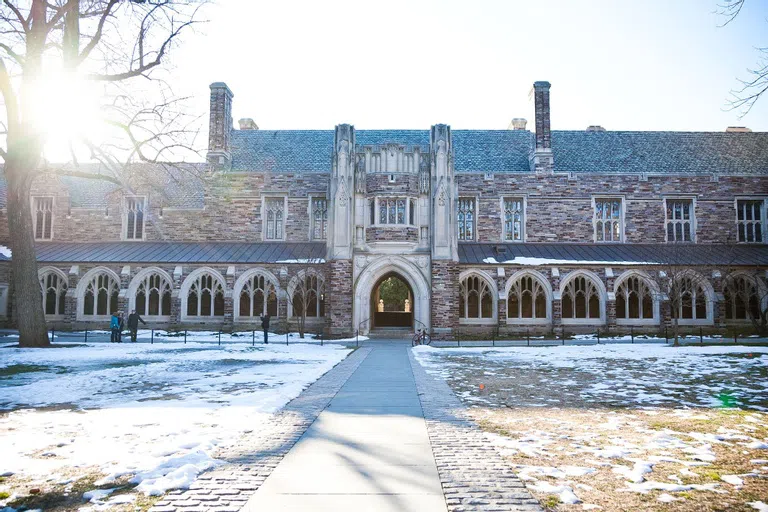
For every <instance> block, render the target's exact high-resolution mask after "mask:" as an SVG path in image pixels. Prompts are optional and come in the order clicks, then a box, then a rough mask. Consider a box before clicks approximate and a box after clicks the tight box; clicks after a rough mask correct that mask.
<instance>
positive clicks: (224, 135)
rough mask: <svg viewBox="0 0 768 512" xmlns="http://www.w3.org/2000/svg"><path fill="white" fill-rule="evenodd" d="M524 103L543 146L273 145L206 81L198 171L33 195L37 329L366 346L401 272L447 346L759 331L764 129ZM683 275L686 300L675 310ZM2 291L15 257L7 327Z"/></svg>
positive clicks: (314, 134) (315, 139) (451, 139)
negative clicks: (731, 283) (752, 319)
mask: <svg viewBox="0 0 768 512" xmlns="http://www.w3.org/2000/svg"><path fill="white" fill-rule="evenodd" d="M533 98H534V104H535V128H534V131H533V132H532V131H529V130H527V129H526V121H525V120H524V119H514V120H513V121H512V123H511V124H510V127H509V129H507V130H452V129H451V128H450V126H447V125H444V124H436V125H434V126H432V127H431V128H430V129H429V130H357V129H355V127H354V126H352V125H349V124H340V125H338V126H336V128H335V129H334V130H282V131H268V130H262V129H259V128H258V127H257V126H256V123H254V122H253V120H251V119H241V120H240V121H239V129H233V122H232V117H231V112H232V101H233V94H232V92H231V91H230V90H229V88H228V87H227V86H226V84H223V83H214V84H212V85H211V102H210V109H211V110H210V136H209V148H208V156H207V162H206V163H204V164H203V163H201V164H197V165H188V166H185V167H181V168H169V169H165V168H161V167H159V166H154V167H153V166H146V165H136V166H134V167H132V168H131V169H129V171H128V173H127V174H126V176H125V177H124V181H125V183H124V185H123V186H117V185H114V184H112V183H109V182H106V181H99V180H90V179H83V178H73V177H57V176H52V175H51V176H46V177H43V178H41V179H39V180H38V181H37V182H36V183H35V185H34V191H33V215H34V219H35V237H36V240H37V246H38V261H39V263H38V264H39V274H40V283H41V290H42V293H43V303H44V307H45V312H46V314H47V316H48V318H49V319H50V320H51V321H52V322H53V323H54V324H55V325H56V326H57V328H82V327H85V326H97V325H98V326H103V325H104V324H105V322H106V321H107V319H108V315H109V313H110V311H112V310H114V309H119V310H121V311H127V310H130V309H134V308H135V309H137V310H138V311H139V313H140V314H142V316H143V317H144V319H145V320H147V321H148V322H149V323H150V324H151V325H156V326H158V327H161V326H162V327H170V328H185V327H189V328H203V327H204V328H205V329H212V328H222V329H224V330H231V329H234V330H238V329H243V330H247V329H251V328H253V327H254V326H257V325H259V316H260V315H261V314H263V313H266V312H269V313H270V314H272V315H275V316H277V317H278V319H279V321H278V322H274V323H273V325H276V326H277V328H278V329H286V328H295V326H294V325H290V324H291V323H292V322H295V321H296V319H297V318H298V317H302V316H303V315H302V311H306V321H307V326H308V330H310V331H319V330H324V331H325V332H326V333H329V334H332V335H347V334H351V333H354V332H355V331H357V330H359V331H360V332H362V333H367V332H368V331H370V330H372V329H376V328H377V325H378V327H381V325H391V323H392V322H391V319H389V320H390V321H387V322H384V319H383V318H382V317H381V315H382V314H385V312H379V311H378V308H377V307H376V306H377V304H378V300H377V297H378V295H377V293H378V292H377V290H378V287H379V285H380V283H381V282H382V281H383V280H385V279H387V278H389V277H393V276H394V277H397V278H398V279H400V280H402V281H403V282H405V284H406V285H407V287H408V289H409V294H408V299H409V311H408V312H407V313H409V314H403V315H399V317H398V318H404V319H405V320H404V321H403V324H402V327H404V328H407V329H420V328H427V329H430V330H431V331H432V332H433V333H434V334H435V335H437V336H444V337H452V336H455V335H456V334H457V329H460V331H461V335H462V336H469V335H478V336H480V335H490V334H491V331H497V332H500V333H501V334H502V335H503V334H504V333H511V332H525V331H530V332H541V331H545V332H551V331H552V330H557V331H558V332H559V330H560V329H561V328H563V327H565V328H566V329H568V330H569V331H571V332H575V331H578V330H588V331H592V332H593V331H594V330H595V329H598V328H599V329H601V330H602V331H606V330H613V331H620V330H622V329H627V328H629V327H633V328H636V329H637V330H643V331H658V330H659V329H663V327H664V326H665V325H668V324H669V322H670V320H671V318H672V317H673V316H678V317H679V318H680V323H681V324H682V325H685V326H694V327H695V328H696V329H698V328H699V327H705V328H715V327H723V326H727V325H730V324H736V325H738V324H742V323H744V322H746V321H747V315H748V311H749V309H750V308H753V309H754V307H755V304H756V302H755V301H757V302H760V301H762V300H766V299H765V297H766V294H765V293H764V290H765V285H766V284H765V279H766V269H768V247H767V246H766V245H765V243H766V236H768V231H767V230H766V224H765V216H766V202H767V201H768V133H753V132H750V131H749V130H746V129H728V130H726V131H724V132H627V131H607V130H604V129H603V128H601V127H599V126H590V127H589V128H587V129H586V130H577V131H557V130H555V131H552V130H551V129H550V84H549V83H548V82H536V83H535V84H534V86H533ZM91 172H94V173H98V172H101V171H100V170H99V169H98V168H95V167H94V168H92V169H91ZM2 207H3V209H2V211H1V212H0V241H2V240H5V242H6V245H7V239H8V228H7V223H6V222H5V219H6V214H5V209H4V207H5V204H4V194H2ZM681 262H682V263H685V264H686V265H688V266H689V267H690V268H689V269H688V270H687V271H686V272H687V274H686V275H682V274H679V275H678V274H674V275H673V276H671V275H670V273H669V272H667V270H666V269H667V268H669V267H670V265H673V264H675V265H679V264H680V263H681ZM735 271H742V272H744V273H745V275H746V274H749V275H750V276H754V275H756V274H757V275H758V276H759V279H758V281H757V284H756V285H754V286H755V287H759V290H758V289H757V288H755V290H754V294H753V295H754V299H750V300H751V301H752V302H751V303H750V305H745V304H743V303H741V302H743V301H741V302H739V299H738V298H736V297H733V296H732V294H729V293H728V292H727V290H726V287H725V284H724V282H723V281H724V277H723V276H724V275H728V276H733V275H736V274H734V272H735ZM675 276H676V277H675ZM672 277H675V279H680V280H682V281H684V282H685V283H687V284H686V285H685V286H684V287H683V288H684V289H685V290H684V293H685V298H686V301H685V303H682V302H681V303H678V304H676V303H675V301H674V300H671V299H670V297H669V296H666V295H665V294H664V292H663V290H664V286H663V284H664V280H665V279H666V280H669V279H671V278H672ZM694 277H695V278H694ZM9 282H10V280H9V262H8V261H7V258H6V261H2V262H0V292H2V295H1V296H0V311H2V312H3V313H5V315H6V322H7V323H9V324H12V323H13V318H14V315H16V314H18V313H17V312H15V310H14V308H13V305H12V300H9V297H11V298H12V293H9V285H8V284H2V283H9ZM299 296H300V297H299ZM675 304H676V305H675ZM672 307H677V308H678V309H679V311H678V314H677V315H674V314H673V312H672Z"/></svg>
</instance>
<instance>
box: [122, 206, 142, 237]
mask: <svg viewBox="0 0 768 512" xmlns="http://www.w3.org/2000/svg"><path fill="white" fill-rule="evenodd" d="M146 201H147V199H146V198H145V197H142V196H136V197H126V198H125V214H124V215H123V226H124V233H125V239H126V240H144V211H145V209H146Z"/></svg>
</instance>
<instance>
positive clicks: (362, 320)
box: [352, 256, 430, 334]
mask: <svg viewBox="0 0 768 512" xmlns="http://www.w3.org/2000/svg"><path fill="white" fill-rule="evenodd" d="M425 268H427V269H428V268H429V267H428V266H427V267H425ZM391 276H395V277H397V278H398V279H400V280H401V281H402V282H404V283H405V284H406V286H407V287H408V289H409V291H410V296H411V304H410V306H411V324H410V325H411V326H412V328H415V329H423V328H425V327H426V329H429V326H430V309H429V291H430V286H429V283H428V282H427V278H426V277H425V276H424V274H423V273H422V272H421V270H420V269H419V267H417V266H416V265H415V264H414V263H412V262H411V261H408V260H407V259H405V258H403V257H402V256H383V257H381V258H376V259H374V260H373V261H371V262H370V263H369V264H368V265H366V266H365V268H363V269H362V270H361V271H360V273H359V275H358V277H357V279H356V281H355V296H354V304H353V307H352V311H353V314H352V316H353V324H352V329H353V330H357V329H359V330H360V334H367V333H368V332H370V330H371V327H372V326H373V325H374V322H375V309H376V308H375V306H376V303H375V302H374V300H375V299H374V297H375V294H376V293H377V291H378V288H379V286H380V285H381V284H382V282H384V281H385V280H386V279H387V278H389V277H391Z"/></svg>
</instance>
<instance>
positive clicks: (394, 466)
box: [244, 342, 447, 512]
mask: <svg viewBox="0 0 768 512" xmlns="http://www.w3.org/2000/svg"><path fill="white" fill-rule="evenodd" d="M373 347H374V348H373V351H372V352H371V353H370V354H369V355H368V357H366V359H365V360H364V361H363V362H362V363H361V364H360V365H359V366H358V368H357V370H356V371H355V372H354V373H353V374H352V376H351V377H350V378H349V379H348V380H347V382H346V383H345V384H344V385H343V386H342V388H341V389H340V390H339V392H338V394H337V395H336V396H335V397H334V398H333V399H332V400H331V402H330V404H329V406H328V407H327V408H326V409H325V410H324V411H323V412H321V413H320V415H319V416H318V417H317V419H316V420H315V422H314V423H313V424H312V426H310V427H309V429H307V431H306V433H305V434H304V435H303V436H302V437H301V439H299V441H298V442H297V443H296V445H295V446H294V447H293V448H292V449H291V450H290V452H289V453H288V454H287V455H286V456H285V458H284V459H283V461H282V462H281V463H280V464H279V465H278V466H277V468H276V469H275V470H274V471H273V472H272V475H271V476H270V477H269V478H268V479H267V480H266V481H265V482H264V484H263V485H262V486H261V487H260V488H259V490H258V491H257V492H256V493H255V494H254V495H253V496H252V497H251V499H250V500H249V501H248V504H247V505H246V507H245V509H244V510H247V511H248V512H256V511H263V510H291V511H294V510H295V511H298V510H302V511H304V510H313V511H325V510H328V511H331V510H333V511H341V510H350V511H352V510H354V511H369V510H370V511H373V510H375V511H389V510H391V511H402V512H408V511H418V512H445V511H446V510H447V508H446V502H445V498H444V496H443V491H442V487H441V484H440V477H439V475H438V472H437V466H436V464H435V459H434V456H433V455H432V446H431V444H430V440H429V436H428V434H427V427H426V423H425V421H424V415H423V412H422V408H421V402H420V400H419V396H418V393H417V391H416V382H415V379H414V376H413V371H412V369H411V363H410V360H409V357H408V351H407V345H405V344H381V342H377V344H375V345H373Z"/></svg>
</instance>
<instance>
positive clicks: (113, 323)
mask: <svg viewBox="0 0 768 512" xmlns="http://www.w3.org/2000/svg"><path fill="white" fill-rule="evenodd" d="M109 330H110V331H111V333H112V336H111V337H110V339H109V342H110V343H117V338H118V336H119V335H120V317H118V316H117V311H114V312H112V317H111V318H110V319H109Z"/></svg>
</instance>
